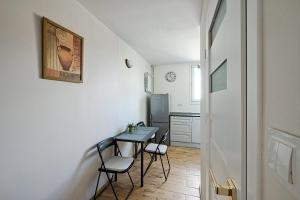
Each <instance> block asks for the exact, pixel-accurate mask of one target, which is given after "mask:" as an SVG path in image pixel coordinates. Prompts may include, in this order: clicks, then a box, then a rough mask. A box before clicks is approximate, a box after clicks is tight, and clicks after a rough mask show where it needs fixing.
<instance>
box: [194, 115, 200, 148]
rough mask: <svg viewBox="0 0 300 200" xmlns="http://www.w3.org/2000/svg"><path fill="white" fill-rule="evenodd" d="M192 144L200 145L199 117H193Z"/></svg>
mask: <svg viewBox="0 0 300 200" xmlns="http://www.w3.org/2000/svg"><path fill="white" fill-rule="evenodd" d="M192 142H193V143H198V144H200V117H193V122H192Z"/></svg>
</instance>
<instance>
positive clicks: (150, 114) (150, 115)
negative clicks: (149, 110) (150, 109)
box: [150, 114, 152, 126]
mask: <svg viewBox="0 0 300 200" xmlns="http://www.w3.org/2000/svg"><path fill="white" fill-rule="evenodd" d="M150 126H152V114H150Z"/></svg>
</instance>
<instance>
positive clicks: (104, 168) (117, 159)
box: [94, 137, 134, 200]
mask: <svg viewBox="0 0 300 200" xmlns="http://www.w3.org/2000/svg"><path fill="white" fill-rule="evenodd" d="M114 145H115V147H116V150H117V155H118V156H113V157H111V158H110V159H108V160H107V161H104V160H103V157H102V153H103V151H105V150H106V149H107V148H109V147H111V146H114ZM97 149H98V153H99V156H100V159H101V167H100V168H99V169H98V171H99V175H98V180H97V185H96V189H95V195H94V200H95V199H96V195H97V189H98V184H99V180H100V177H101V173H102V172H105V173H106V176H107V179H108V181H109V184H110V186H111V188H112V191H113V193H114V195H115V197H116V199H117V200H118V196H117V194H116V191H115V189H114V187H113V185H112V179H111V178H110V177H109V174H108V173H114V174H116V173H128V176H129V178H130V181H131V184H132V188H131V190H130V192H129V193H128V194H127V196H126V199H128V197H129V196H130V194H131V193H132V191H133V188H134V184H133V181H132V178H131V176H130V174H129V169H130V168H131V167H132V166H133V163H134V159H133V158H131V157H123V156H122V153H121V151H120V149H119V146H118V144H117V142H116V141H114V138H112V137H111V138H107V139H105V140H103V141H101V142H99V143H98V144H97Z"/></svg>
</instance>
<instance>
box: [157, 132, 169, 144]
mask: <svg viewBox="0 0 300 200" xmlns="http://www.w3.org/2000/svg"><path fill="white" fill-rule="evenodd" d="M163 131H164V133H163V135H162V137H161V139H160V141H159V143H158V144H165V143H166V141H167V139H168V135H169V129H165V130H163Z"/></svg>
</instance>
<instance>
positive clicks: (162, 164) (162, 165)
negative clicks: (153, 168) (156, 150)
mask: <svg viewBox="0 0 300 200" xmlns="http://www.w3.org/2000/svg"><path fill="white" fill-rule="evenodd" d="M159 158H160V162H161V167H162V170H163V172H164V176H165V180H167V176H166V172H165V168H164V163H163V160H162V158H161V155H159Z"/></svg>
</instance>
